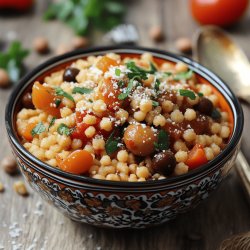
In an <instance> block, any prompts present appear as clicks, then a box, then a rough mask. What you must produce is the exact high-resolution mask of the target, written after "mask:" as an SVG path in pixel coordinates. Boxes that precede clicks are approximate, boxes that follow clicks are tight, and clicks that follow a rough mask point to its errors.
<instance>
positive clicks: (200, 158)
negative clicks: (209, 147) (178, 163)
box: [186, 144, 208, 169]
mask: <svg viewBox="0 0 250 250" xmlns="http://www.w3.org/2000/svg"><path fill="white" fill-rule="evenodd" d="M207 162H208V161H207V158H206V154H205V151H204V149H203V147H202V145H199V144H196V145H195V146H194V147H193V148H192V150H191V151H190V152H189V155H188V159H187V161H186V164H187V165H188V166H189V169H195V168H197V167H200V166H201V165H203V164H206V163H207Z"/></svg>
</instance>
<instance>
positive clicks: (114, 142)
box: [105, 131, 120, 155]
mask: <svg viewBox="0 0 250 250" xmlns="http://www.w3.org/2000/svg"><path fill="white" fill-rule="evenodd" d="M119 141H120V140H119V138H114V131H113V132H112V133H111V134H110V136H109V138H108V140H107V141H106V144H105V150H106V153H107V154H108V155H111V154H113V153H114V152H116V151H117V150H118V148H119V147H118V143H119Z"/></svg>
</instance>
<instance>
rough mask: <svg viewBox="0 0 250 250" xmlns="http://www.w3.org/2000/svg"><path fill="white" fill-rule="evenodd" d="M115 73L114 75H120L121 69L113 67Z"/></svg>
mask: <svg viewBox="0 0 250 250" xmlns="http://www.w3.org/2000/svg"><path fill="white" fill-rule="evenodd" d="M115 75H116V76H120V75H121V70H120V69H118V68H116V69H115Z"/></svg>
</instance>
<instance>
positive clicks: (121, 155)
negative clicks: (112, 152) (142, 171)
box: [117, 150, 128, 162]
mask: <svg viewBox="0 0 250 250" xmlns="http://www.w3.org/2000/svg"><path fill="white" fill-rule="evenodd" d="M117 160H118V161H120V162H127V161H128V152H127V151H126V150H120V151H119V152H118V153H117Z"/></svg>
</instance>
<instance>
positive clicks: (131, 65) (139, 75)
mask: <svg viewBox="0 0 250 250" xmlns="http://www.w3.org/2000/svg"><path fill="white" fill-rule="evenodd" d="M126 66H127V68H128V69H129V70H130V72H129V73H128V78H129V79H132V78H134V79H135V78H136V79H138V80H146V79H148V77H147V74H154V73H155V72H156V71H157V69H156V67H155V66H154V64H153V63H152V62H150V69H149V70H144V69H142V68H140V67H138V66H136V65H135V62H133V61H130V62H128V63H127V64H126Z"/></svg>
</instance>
